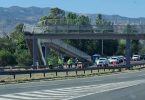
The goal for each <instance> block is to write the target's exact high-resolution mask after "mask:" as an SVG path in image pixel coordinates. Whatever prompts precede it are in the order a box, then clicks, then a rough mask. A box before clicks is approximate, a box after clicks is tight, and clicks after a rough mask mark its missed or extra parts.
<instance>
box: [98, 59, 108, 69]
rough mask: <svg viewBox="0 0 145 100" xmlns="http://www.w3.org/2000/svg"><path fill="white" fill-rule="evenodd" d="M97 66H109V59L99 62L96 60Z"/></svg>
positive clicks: (99, 60)
mask: <svg viewBox="0 0 145 100" xmlns="http://www.w3.org/2000/svg"><path fill="white" fill-rule="evenodd" d="M96 64H97V66H105V67H107V66H109V60H108V59H107V58H99V59H98V60H96Z"/></svg>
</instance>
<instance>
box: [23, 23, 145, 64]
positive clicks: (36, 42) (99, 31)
mask: <svg viewBox="0 0 145 100" xmlns="http://www.w3.org/2000/svg"><path fill="white" fill-rule="evenodd" d="M132 27H133V28H132V29H129V28H128V29H127V28H126V26H125V25H114V26H112V27H105V28H98V27H96V26H93V25H89V26H77V25H49V26H47V27H36V26H31V25H24V28H23V31H24V34H25V38H26V40H27V43H28V46H29V48H30V51H31V52H32V55H33V65H35V63H36V61H37V60H38V58H39V59H41V61H42V62H43V64H44V65H47V63H46V59H47V54H48V53H47V52H48V50H47V49H48V47H49V48H54V49H56V50H58V51H63V52H65V53H67V54H68V55H70V56H72V57H78V58H80V59H83V60H86V61H89V62H91V56H89V55H88V54H86V53H85V52H82V51H80V50H78V49H77V48H75V47H73V46H70V45H68V44H66V43H65V42H63V41H62V40H61V39H103V40H104V39H113V40H114V39H125V40H126V57H127V63H126V64H127V65H128V66H129V65H130V44H131V42H130V41H131V40H144V39H145V25H133V26H132ZM44 44H45V52H43V50H42V46H44Z"/></svg>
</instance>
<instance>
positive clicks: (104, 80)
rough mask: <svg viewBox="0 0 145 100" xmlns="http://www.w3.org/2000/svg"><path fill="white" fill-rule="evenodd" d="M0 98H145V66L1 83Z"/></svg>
mask: <svg viewBox="0 0 145 100" xmlns="http://www.w3.org/2000/svg"><path fill="white" fill-rule="evenodd" d="M0 100H145V70H142V71H133V72H130V73H121V74H112V75H104V76H95V77H88V78H76V79H66V80H56V81H40V82H29V83H21V84H9V85H1V86H0Z"/></svg>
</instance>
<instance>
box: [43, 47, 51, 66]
mask: <svg viewBox="0 0 145 100" xmlns="http://www.w3.org/2000/svg"><path fill="white" fill-rule="evenodd" d="M49 53H50V49H49V48H48V47H47V46H46V45H45V55H44V57H45V61H46V66H48V61H47V59H48V56H49Z"/></svg>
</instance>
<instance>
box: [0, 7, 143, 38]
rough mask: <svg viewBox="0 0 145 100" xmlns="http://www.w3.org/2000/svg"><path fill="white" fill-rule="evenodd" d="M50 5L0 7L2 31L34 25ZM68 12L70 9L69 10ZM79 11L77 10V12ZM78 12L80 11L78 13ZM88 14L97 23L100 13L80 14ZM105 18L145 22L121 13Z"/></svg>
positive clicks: (121, 21)
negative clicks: (43, 6)
mask: <svg viewBox="0 0 145 100" xmlns="http://www.w3.org/2000/svg"><path fill="white" fill-rule="evenodd" d="M50 9H51V8H49V7H46V8H39V7H27V8H23V7H18V6H12V7H9V8H4V7H0V33H1V35H2V34H5V33H6V34H7V33H10V32H12V31H13V30H14V28H15V26H16V25H17V24H19V23H26V24H31V25H34V24H36V23H37V22H38V21H39V18H40V17H41V16H46V15H48V14H49V12H50ZM67 12H68V11H67ZM76 13H77V12H76ZM77 14H78V13H77ZM79 15H87V16H88V17H89V18H90V19H91V22H92V24H95V19H96V17H97V15H98V14H80V13H79ZM102 16H103V18H104V19H106V20H108V21H111V22H113V23H114V24H145V18H143V17H140V18H128V17H123V16H119V15H104V14H102Z"/></svg>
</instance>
